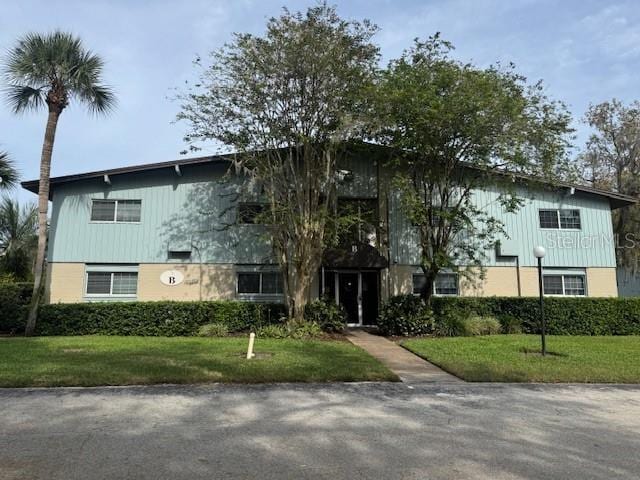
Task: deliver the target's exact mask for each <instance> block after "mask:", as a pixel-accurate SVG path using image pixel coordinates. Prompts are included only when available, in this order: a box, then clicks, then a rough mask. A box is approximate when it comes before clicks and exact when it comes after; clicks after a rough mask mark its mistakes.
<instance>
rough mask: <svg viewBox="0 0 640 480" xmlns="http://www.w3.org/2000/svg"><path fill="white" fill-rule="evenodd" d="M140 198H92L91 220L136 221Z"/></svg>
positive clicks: (138, 219)
mask: <svg viewBox="0 0 640 480" xmlns="http://www.w3.org/2000/svg"><path fill="white" fill-rule="evenodd" d="M141 209H142V200H92V202H91V221H92V222H117V223H138V222H140V211H141Z"/></svg>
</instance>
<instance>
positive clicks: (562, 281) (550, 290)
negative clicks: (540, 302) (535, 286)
mask: <svg viewBox="0 0 640 480" xmlns="http://www.w3.org/2000/svg"><path fill="white" fill-rule="evenodd" d="M542 284H543V290H544V294H545V295H586V294H587V289H586V281H585V276H584V275H565V274H546V273H545V274H544V275H543V277H542Z"/></svg>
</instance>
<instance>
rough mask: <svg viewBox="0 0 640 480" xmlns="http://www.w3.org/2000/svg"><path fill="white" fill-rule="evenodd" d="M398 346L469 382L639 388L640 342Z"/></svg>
mask: <svg viewBox="0 0 640 480" xmlns="http://www.w3.org/2000/svg"><path fill="white" fill-rule="evenodd" d="M402 345H403V346H404V347H405V348H407V349H408V350H410V351H412V352H414V353H416V354H418V355H420V356H421V357H423V358H425V359H427V360H429V361H430V362H432V363H434V364H436V365H438V366H440V367H441V368H443V369H444V370H446V371H448V372H450V373H453V374H454V375H456V376H458V377H460V378H462V379H464V380H467V381H471V382H551V383H553V382H581V383H640V336H629V337H622V336H621V337H579V336H548V337H547V350H548V352H550V355H547V357H545V358H542V357H541V356H540V355H539V354H537V353H536V352H539V351H540V337H539V336H536V335H494V336H484V337H456V338H424V339H412V340H405V341H404V342H402Z"/></svg>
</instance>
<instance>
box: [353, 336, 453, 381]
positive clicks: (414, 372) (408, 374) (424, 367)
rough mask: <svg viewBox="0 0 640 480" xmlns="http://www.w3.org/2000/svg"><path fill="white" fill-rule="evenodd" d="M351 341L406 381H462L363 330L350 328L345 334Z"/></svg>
mask: <svg viewBox="0 0 640 480" xmlns="http://www.w3.org/2000/svg"><path fill="white" fill-rule="evenodd" d="M347 338H348V339H349V341H350V342H351V343H353V344H354V345H357V346H358V347H360V348H362V349H363V350H365V351H366V352H368V353H369V354H370V355H371V356H373V357H375V358H377V359H378V360H380V361H381V362H382V363H383V364H384V365H386V366H387V367H388V368H389V369H391V371H393V372H394V373H395V374H396V375H398V376H399V377H400V379H401V380H402V381H403V382H407V383H462V382H463V381H462V380H460V379H459V378H458V377H455V376H453V375H451V374H449V373H447V372H445V371H444V370H442V369H440V368H438V367H436V366H435V365H433V364H432V363H429V362H427V361H426V360H423V359H422V358H420V357H418V356H417V355H414V354H413V353H411V352H409V351H408V350H405V349H404V348H402V347H401V346H399V345H397V344H395V343H394V342H392V341H390V340H387V339H386V338H384V337H380V336H378V335H371V334H370V333H367V332H365V331H363V330H351V331H349V333H348V334H347Z"/></svg>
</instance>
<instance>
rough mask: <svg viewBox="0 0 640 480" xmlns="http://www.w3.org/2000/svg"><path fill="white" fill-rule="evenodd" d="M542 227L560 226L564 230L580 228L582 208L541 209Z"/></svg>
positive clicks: (539, 212)
mask: <svg viewBox="0 0 640 480" xmlns="http://www.w3.org/2000/svg"><path fill="white" fill-rule="evenodd" d="M538 214H539V216H540V228H558V229H564V230H580V228H581V224H580V210H577V209H553V210H539V211H538Z"/></svg>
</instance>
